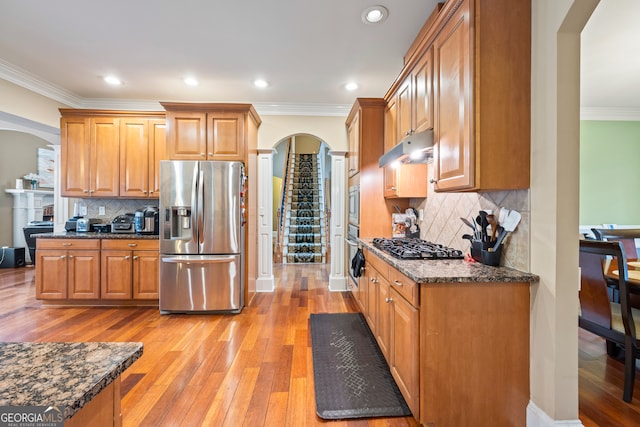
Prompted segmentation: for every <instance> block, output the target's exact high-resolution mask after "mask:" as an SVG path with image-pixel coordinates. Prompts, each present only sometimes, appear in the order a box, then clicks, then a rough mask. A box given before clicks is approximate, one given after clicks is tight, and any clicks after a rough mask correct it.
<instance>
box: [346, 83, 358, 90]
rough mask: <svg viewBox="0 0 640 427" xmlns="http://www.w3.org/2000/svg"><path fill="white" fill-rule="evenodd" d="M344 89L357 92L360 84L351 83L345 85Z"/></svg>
mask: <svg viewBox="0 0 640 427" xmlns="http://www.w3.org/2000/svg"><path fill="white" fill-rule="evenodd" d="M344 88H345V89H346V90H356V89H358V83H356V82H349V83H347V84H346V85H344Z"/></svg>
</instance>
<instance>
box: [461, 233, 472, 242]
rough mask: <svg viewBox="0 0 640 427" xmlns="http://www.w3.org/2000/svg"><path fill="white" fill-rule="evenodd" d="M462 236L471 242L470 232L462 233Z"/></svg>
mask: <svg viewBox="0 0 640 427" xmlns="http://www.w3.org/2000/svg"><path fill="white" fill-rule="evenodd" d="M462 238H463V239H465V240H469V241H471V242H473V236H472V235H471V234H463V235H462Z"/></svg>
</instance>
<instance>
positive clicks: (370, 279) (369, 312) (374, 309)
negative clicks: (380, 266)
mask: <svg viewBox="0 0 640 427" xmlns="http://www.w3.org/2000/svg"><path fill="white" fill-rule="evenodd" d="M365 278H366V283H365V286H366V287H367V299H366V303H365V308H366V312H365V318H366V319H367V323H368V324H369V328H370V329H371V331H375V330H376V322H377V320H378V303H377V300H378V277H377V275H376V272H375V270H374V269H373V268H372V267H371V264H367V267H366V269H365ZM374 334H375V332H374Z"/></svg>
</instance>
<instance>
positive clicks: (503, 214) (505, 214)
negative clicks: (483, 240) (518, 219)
mask: <svg viewBox="0 0 640 427" xmlns="http://www.w3.org/2000/svg"><path fill="white" fill-rule="evenodd" d="M508 216H509V209H505V208H500V212H498V224H502V223H503V222H505V221H506V220H507V217H508Z"/></svg>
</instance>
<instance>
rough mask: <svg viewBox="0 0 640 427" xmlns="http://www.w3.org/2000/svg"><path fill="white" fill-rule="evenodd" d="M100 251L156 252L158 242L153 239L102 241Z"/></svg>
mask: <svg viewBox="0 0 640 427" xmlns="http://www.w3.org/2000/svg"><path fill="white" fill-rule="evenodd" d="M102 249H103V250H104V249H106V250H118V251H126V250H130V251H133V250H135V251H157V250H158V240H155V239H151V240H149V239H103V240H102Z"/></svg>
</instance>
